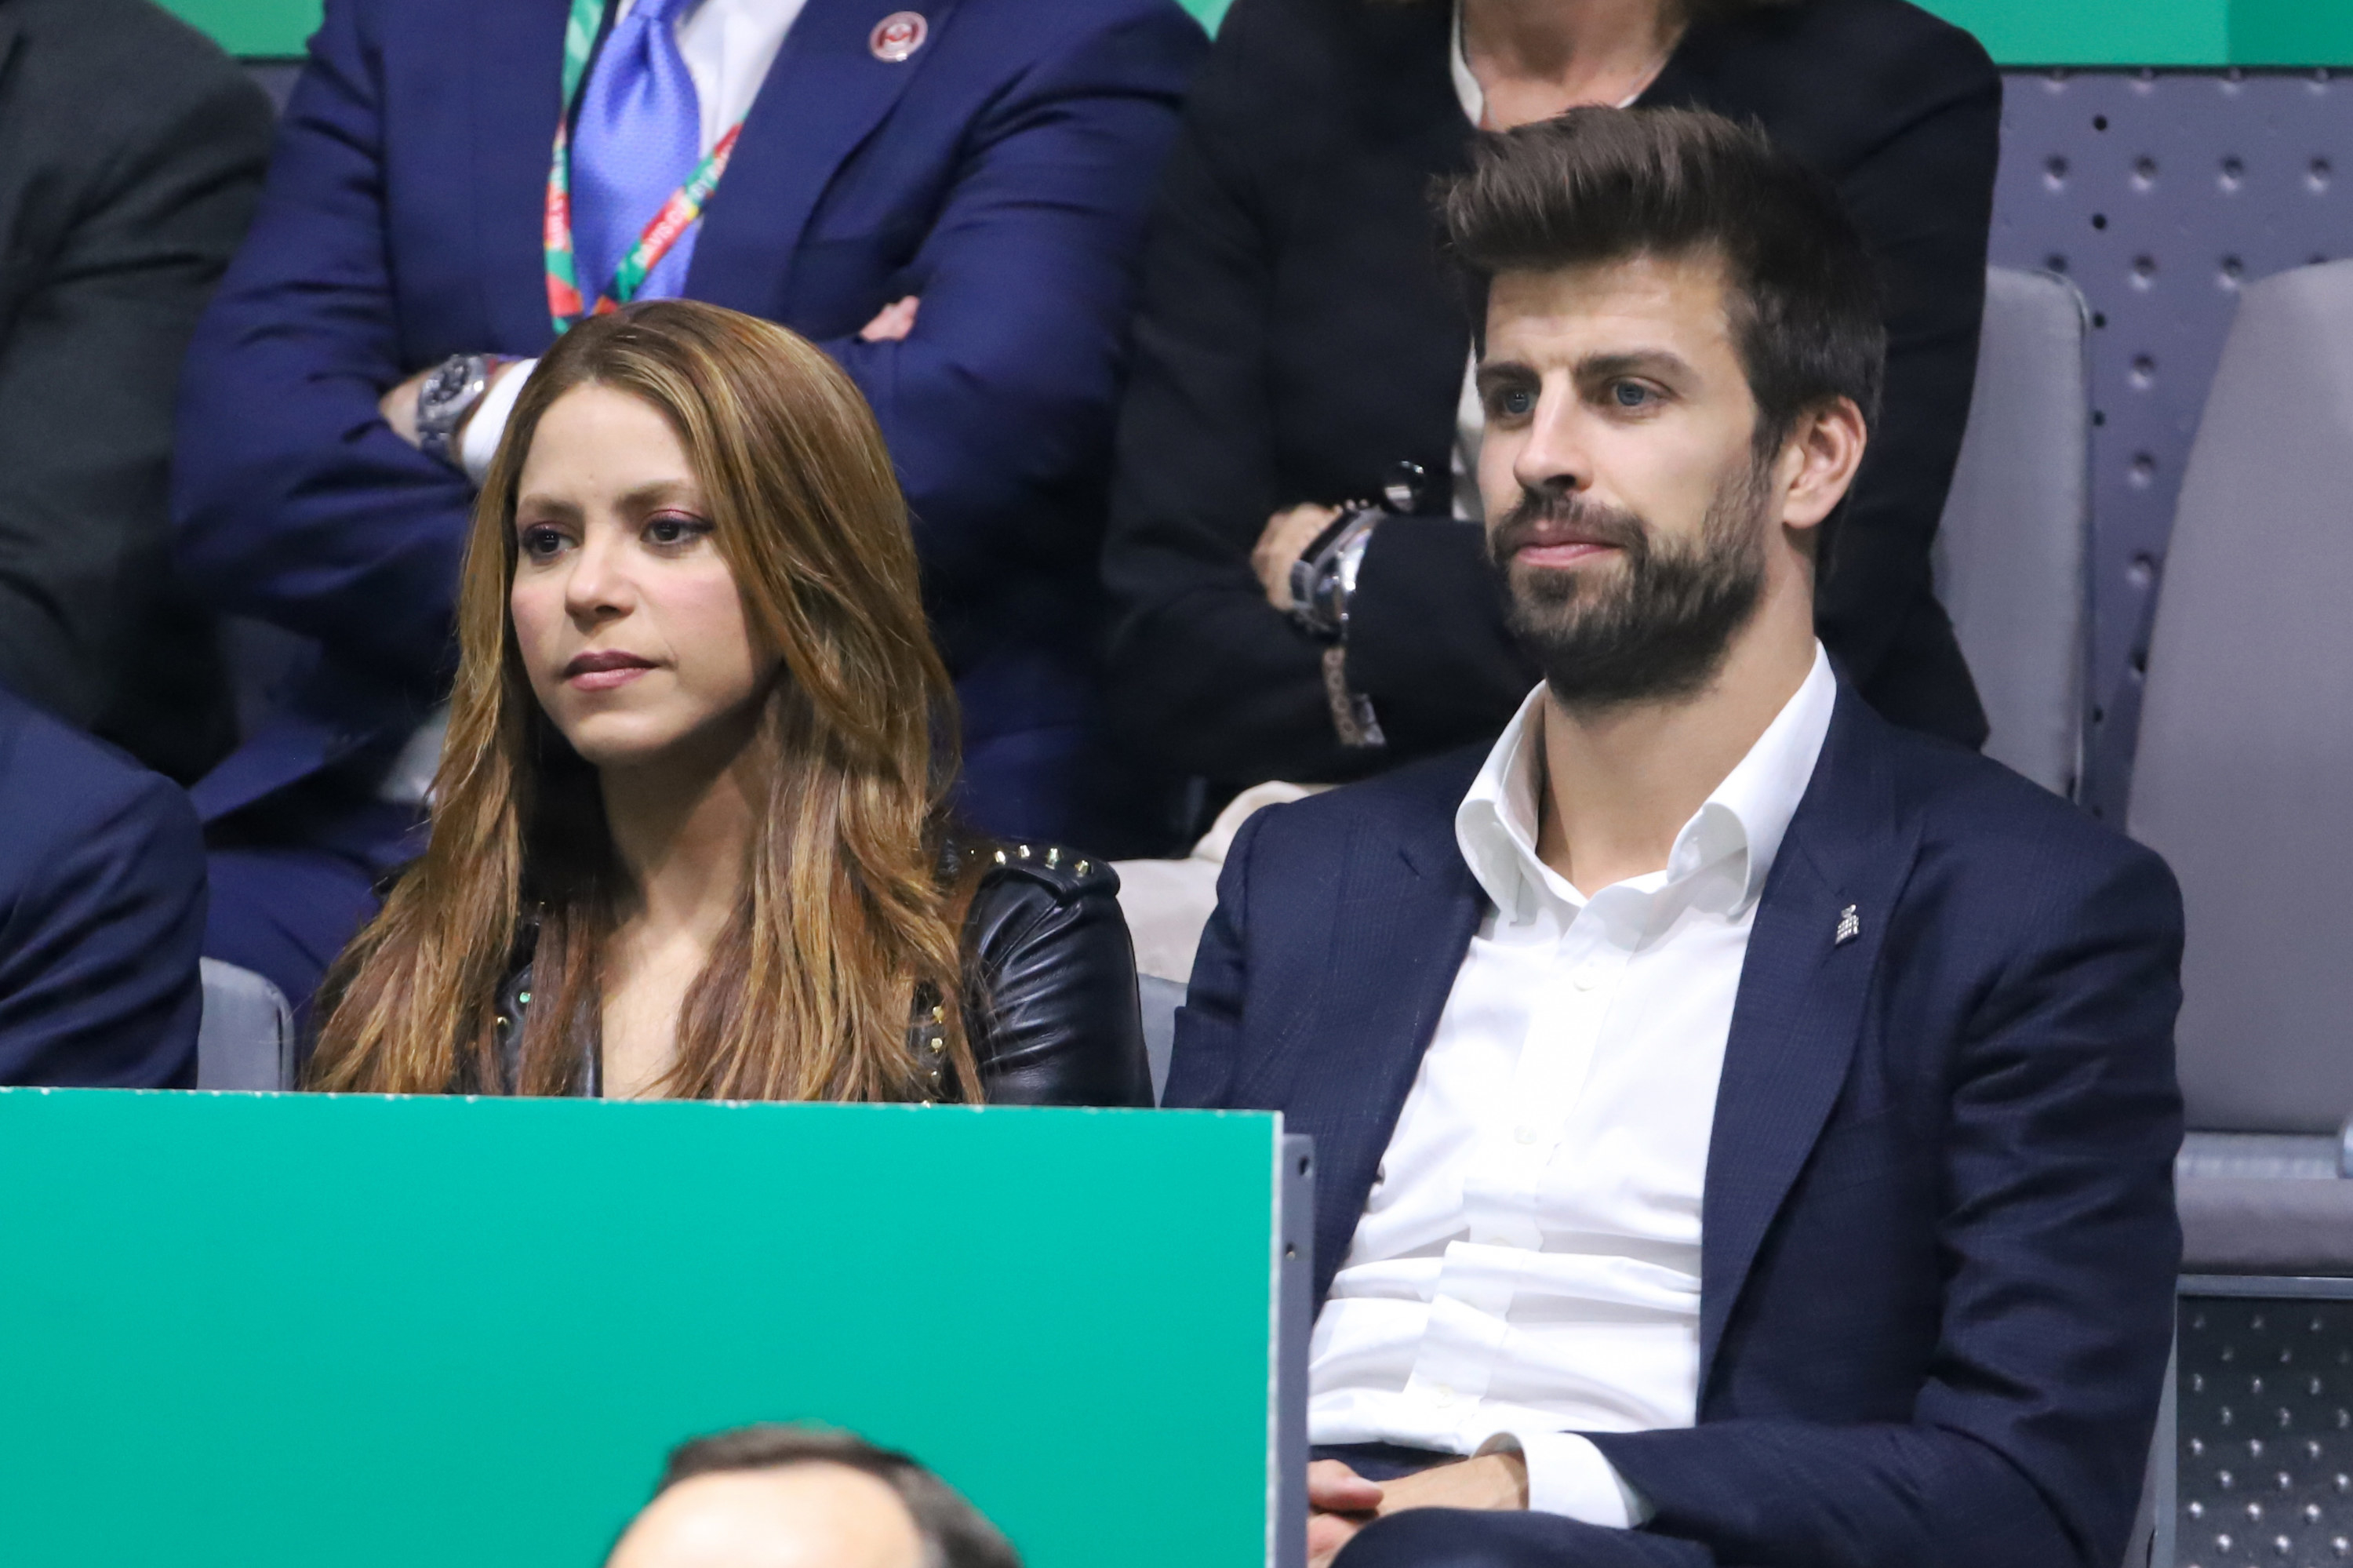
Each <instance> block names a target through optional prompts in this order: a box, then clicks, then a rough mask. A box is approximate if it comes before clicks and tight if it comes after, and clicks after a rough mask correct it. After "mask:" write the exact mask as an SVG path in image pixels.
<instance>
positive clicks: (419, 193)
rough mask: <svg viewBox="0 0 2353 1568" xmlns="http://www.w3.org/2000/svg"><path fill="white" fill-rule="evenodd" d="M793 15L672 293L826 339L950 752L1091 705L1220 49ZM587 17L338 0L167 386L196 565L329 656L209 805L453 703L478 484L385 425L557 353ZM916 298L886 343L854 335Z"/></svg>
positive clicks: (1118, 16) (1082, 14)
mask: <svg viewBox="0 0 2353 1568" xmlns="http://www.w3.org/2000/svg"><path fill="white" fill-rule="evenodd" d="M905 3H906V0H808V5H807V9H806V10H805V11H803V12H802V14H801V16H800V17H799V19H798V20H797V22H796V23H795V25H794V26H793V29H792V31H791V33H790V34H789V35H788V36H787V37H786V41H785V45H784V48H783V50H782V52H781V53H780V54H779V55H778V56H777V58H776V64H775V65H774V66H773V67H772V68H771V69H770V70H769V73H768V77H767V79H766V81H765V84H764V85H763V87H762V89H761V91H760V95H759V98H758V100H757V101H756V102H755V103H754V106H753V109H752V111H751V115H750V118H749V119H748V120H747V121H746V122H744V131H743V136H742V140H741V141H740V142H739V143H738V144H737V147H736V152H735V155H734V159H733V163H732V164H730V165H729V168H728V172H727V176H726V178H725V180H724V181H723V182H722V184H721V185H720V187H719V189H718V191H717V192H716V193H715V195H714V196H713V197H712V201H711V204H710V206H709V207H708V209H707V211H706V213H705V215H704V217H703V220H702V222H703V227H702V235H701V238H699V240H698V241H697V244H696V249H695V252H694V259H693V263H692V266H691V270H690V271H689V274H688V278H687V283H686V292H687V293H688V294H689V295H691V297H693V298H696V299H701V300H707V301H710V302H713V303H717V304H722V305H727V306H731V307H733V308H734V309H736V310H741V311H745V312H748V313H753V314H755V315H760V316H765V317H767V318H769V319H771V320H775V321H778V322H782V323H785V324H786V325H788V326H790V327H792V328H794V329H795V330H797V331H798V332H800V333H802V334H805V335H807V336H808V337H810V338H812V339H815V340H816V341H817V342H818V343H819V344H821V345H822V346H823V347H825V348H826V349H827V350H828V352H829V353H831V354H832V355H834V356H835V357H836V358H837V359H839V361H840V362H841V363H842V365H844V366H846V367H847V368H848V369H849V373H850V375H851V376H853V377H855V378H856V380H857V382H858V384H859V386H860V387H861V388H862V389H863V390H864V391H865V394H866V396H867V397H868V399H869V400H870V401H871V403H872V404H873V406H874V409H875V412H876V414H877V416H878V417H879V418H880V419H881V427H882V431H883V434H884V436H885V437H886V438H887V439H888V440H889V442H890V445H891V450H892V456H893V458H894V459H895V460H896V461H897V463H898V467H899V471H900V475H901V479H902V483H903V484H904V485H905V487H906V490H907V494H908V499H909V502H910V503H911V506H912V508H913V513H914V514H915V518H916V536H917V541H918V544H919V546H920V547H921V552H922V556H923V562H924V566H925V568H926V574H927V582H926V592H927V598H928V600H929V608H930V609H931V611H932V614H933V617H934V623H935V625H936V627H937V629H938V630H939V633H940V636H941V640H942V642H943V644H944V651H945V652H946V654H947V657H948V661H949V666H950V670H951V672H952V673H954V674H955V676H956V677H957V681H958V685H959V689H960V691H961V693H962V694H963V696H964V699H965V723H966V735H967V736H987V735H990V734H994V733H997V732H1000V731H1018V730H1020V729H1026V728H1031V727H1039V726H1053V725H1057V724H1069V723H1071V722H1074V721H1075V720H1076V719H1077V718H1078V717H1079V716H1080V715H1081V712H1082V710H1083V709H1084V708H1085V707H1086V706H1087V705H1088V704H1089V702H1090V697H1089V683H1090V680H1091V677H1090V676H1089V675H1088V674H1087V672H1088V671H1089V670H1091V668H1092V663H1093V654H1094V648H1093V642H1094V625H1093V622H1092V619H1091V615H1090V611H1089V607H1091V606H1092V604H1093V603H1094V602H1095V601H1096V600H1097V599H1099V598H1100V595H1099V593H1097V592H1096V591H1095V589H1094V588H1093V574H1094V552H1095V548H1096V546H1097V544H1098V542H1099V539H1100V534H1101V525H1102V513H1103V505H1104V499H1103V496H1104V490H1105V485H1106V478H1105V470H1106V467H1107V464H1108V456H1109V441H1110V421H1111V409H1112V403H1113V393H1114V381H1115V378H1116V374H1117V371H1118V368H1119V364H1120V360H1121V355H1122V352H1123V345H1124V340H1125V334H1126V327H1127V315H1128V312H1129V309H1130V304H1131V298H1132V295H1133V292H1134V271H1135V251H1136V249H1137V247H1138V244H1139V243H1140V239H1141V233H1142V228H1143V223H1144V217H1145V206H1146V203H1147V200H1148V198H1149V195H1150V191H1151V187H1152V185H1153V175H1154V173H1155V170H1156V169H1157V168H1158V166H1159V164H1160V161H1161V159H1162V157H1163V155H1164V154H1165V152H1166V148H1167V145H1168V143H1170V142H1171V141H1172V140H1173V138H1174V135H1175V132H1176V114H1177V108H1178V104H1179V101H1180V100H1181V98H1182V95H1183V92H1184V90H1185V87H1186V84H1187V79H1188V77H1189V75H1190V72H1191V69H1192V67H1193V65H1194V64H1195V62H1196V61H1197V60H1198V58H1199V57H1200V56H1201V55H1202V54H1203V53H1204V52H1205V51H1206V49H1207V48H1208V44H1207V40H1206V39H1205V38H1204V37H1203V36H1202V33H1201V30H1200V28H1199V27H1198V25H1196V24H1195V23H1194V22H1193V21H1192V20H1191V19H1190V18H1189V17H1188V16H1186V15H1185V14H1184V13H1183V12H1182V11H1180V10H1178V9H1177V8H1176V5H1175V4H1174V3H1173V0H922V4H921V8H922V9H923V12H924V13H925V15H926V16H927V17H928V18H929V20H930V23H931V30H930V35H929V37H928V39H927V41H926V42H925V43H924V44H923V47H922V48H920V49H919V50H917V52H916V53H915V54H914V55H913V58H910V59H908V60H907V61H905V62H904V63H902V64H892V63H888V62H885V61H882V60H879V59H877V58H874V56H873V54H872V52H871V49H870V48H869V46H868V38H869V35H870V33H871V30H872V28H873V26H874V25H875V24H876V23H877V22H878V21H880V20H881V18H882V17H883V16H886V15H888V14H889V13H891V12H892V11H894V10H897V9H899V8H901V7H902V5H904V4H905ZM569 10H570V5H569V3H568V0H328V4H327V7H326V16H325V20H324V22H323V24H322V26H321V28H320V30H319V33H318V35H317V36H316V37H314V38H312V40H311V54H310V61H309V64H308V66H307V68H306V69H305V70H304V72H303V74H302V77H301V80H300V83H299V84H298V85H297V87H296V88H295V90H294V94H293V99H292V101H291V102H290V104H289V106H288V108H287V111H286V115H285V118H284V121H283V122H282V125H281V128H280V134H279V141H278V148H277V152H276V154H275V158H274V160H273V163H272V165H271V169H270V175H269V186H268V190H267V192H266V194H265V196H264V197H263V201H262V206H261V210H260V213H259V217H257V219H256V221H255V223H254V227H253V229H252V233H251V237H250V238H249V239H248V242H247V244H246V246H245V249H244V250H243V251H242V253H240V255H239V256H238V258H237V261H236V263H235V265H233V266H232V267H231V268H230V270H229V272H228V276H227V279H226V281H224V283H223V285H222V287H221V290H220V292H219V293H218V295H217V296H216V298H215V301H214V303H213V306H212V309H211V311H210V313H208V315H207V316H206V320H205V322H204V323H203V325H202V327H201V328H200V329H199V331H198V333H197V335H196V340H195V346H194V347H193V349H192V350H191V352H190V354H189V357H188V361H187V369H186V373H185V381H184V385H183V389H182V395H181V400H180V422H181V427H180V428H181V438H180V442H179V450H178V453H177V461H176V472H175V475H174V510H175V515H176V519H177V523H178V527H179V554H180V558H181V562H182V565H183V567H184V569H185V571H186V572H187V573H188V574H189V575H190V576H191V577H193V578H194V580H195V581H196V582H197V583H198V584H200V585H201V586H202V587H203V588H204V589H205V590H206V592H207V593H208V594H209V595H210V596H211V597H212V599H214V600H215V601H216V603H217V604H218V605H219V606H221V607H222V608H223V609H227V610H229V611H232V612H235V613H238V614H243V615H248V616H252V617H256V618H258V619H260V620H268V621H270V622H273V623H275V624H277V625H280V626H282V627H285V628H287V629H289V630H293V631H296V632H300V633H301V634H302V635H303V636H305V637H309V638H311V639H315V640H316V641H317V642H318V644H319V645H320V648H321V650H322V653H321V660H320V662H319V663H318V664H317V665H316V666H315V667H313V668H311V669H309V670H307V671H305V672H302V673H299V674H298V676H297V677H296V679H295V682H294V685H293V690H292V692H291V693H290V696H289V699H288V703H287V709H288V711H286V712H284V713H283V714H281V715H280V717H279V719H278V720H277V721H276V722H275V723H274V724H272V725H271V726H269V727H268V728H267V729H266V730H265V731H264V733H263V734H261V735H260V736H257V737H256V738H255V739H254V740H253V741H252V742H251V743H249V744H248V747H246V748H245V749H244V750H243V751H242V752H240V753H239V754H238V755H237V756H235V757H233V758H230V760H229V761H228V762H227V763H226V764H224V765H223V767H222V768H220V769H219V770H217V771H216V773H215V774H214V775H213V776H212V777H210V778H208V779H206V780H205V781H204V782H203V783H202V784H201V785H200V786H199V787H198V789H197V791H196V795H197V801H198V804H199V806H200V807H201V809H202V810H203V811H204V814H205V815H206V818H207V819H208V820H210V819H214V818H217V817H219V816H222V815H224V814H226V813H227V812H229V811H232V810H237V808H238V807H240V806H243V805H246V804H248V803H249V802H251V801H253V800H258V799H259V798H260V797H261V796H263V795H266V794H268V793H269V792H271V791H273V790H275V789H280V788H283V787H284V786H285V785H287V784H289V783H291V782H293V781H295V780H296V779H301V778H304V777H306V776H308V775H310V774H311V773H314V772H316V771H318V770H319V769H321V768H325V767H327V766H330V765H332V764H334V763H338V762H343V761H345V760H352V761H353V762H354V764H355V765H356V763H357V762H358V760H360V759H361V758H363V757H364V754H366V753H367V752H368V751H369V750H370V748H371V747H383V746H385V745H387V744H396V742H397V740H398V738H399V737H400V736H403V735H405V734H406V730H407V728H408V727H409V726H412V725H413V724H414V723H415V722H416V720H417V718H418V717H419V716H421V715H422V714H423V713H424V712H425V711H426V710H427V707H428V706H429V705H430V704H431V703H432V702H433V701H434V700H435V699H436V698H437V697H438V695H439V694H440V692H441V688H442V685H443V683H444V682H445V680H446V677H447V673H448V667H449V661H450V655H451V649H450V623H451V619H450V618H451V608H452V601H453V597H454V594H455V588H456V583H457V575H458V566H459V556H460V553H461V551H462V547H463V543H464V538H465V533H466V523H467V513H468V509H469V507H470V503H471V495H470V488H469V486H468V485H467V483H466V482H465V481H464V479H463V478H462V477H460V476H459V474H458V473H457V472H456V471H453V470H452V469H450V468H448V466H446V465H444V464H442V463H440V462H438V461H435V460H433V459H431V458H428V457H426V456H424V455H423V454H422V453H420V452H417V450H414V449H412V448H410V447H409V446H408V445H407V444H406V442H404V441H402V440H400V439H399V438H398V437H397V436H396V435H394V434H393V433H392V431H391V429H389V428H388V427H387V426H386V425H385V423H384V422H383V421H382V420H381V419H380V418H378V416H377V412H376V403H377V399H378V398H379V397H381V396H382V394H383V393H384V391H385V389H386V388H388V387H391V386H393V385H394V384H395V383H396V382H398V381H400V380H401V379H402V378H403V377H405V376H408V375H410V374H411V373H413V372H415V371H416V370H417V369H419V368H421V367H423V366H427V365H429V364H432V363H434V362H435V361H437V360H439V359H441V358H444V357H446V356H448V355H451V354H457V353H463V352H475V351H481V352H494V353H500V354H508V355H536V354H539V353H541V352H543V350H544V349H546V348H547V346H548V345H549V344H550V343H551V342H552V341H553V336H554V333H553V328H552V327H551V325H550V323H549V320H548V306H547V295H546V285H545V282H544V279H543V258H542V251H541V212H542V204H543V196H544V192H545V188H546V182H547V172H548V159H549V154H550V149H551V143H552V141H553V138H554V132H555V125H556V120H557V118H558V116H559V113H560V112H561V104H560V89H561V83H560V80H559V76H560V69H559V68H560V64H561V61H562V58H563V40H564V29H565V18H566V16H568V14H569ZM908 294H916V295H920V296H921V298H922V300H923V311H922V320H921V323H920V324H919V325H918V327H917V329H916V331H915V333H914V334H913V335H912V336H910V337H909V338H907V339H906V340H905V341H904V342H900V343H881V344H870V343H861V342H860V341H858V340H857V337H856V334H857V332H858V329H859V328H860V327H861V326H863V325H864V324H865V323H867V322H868V321H869V320H871V318H872V317H873V316H874V314H875V313H876V312H878V311H879V310H880V309H881V307H882V306H883V305H885V304H887V303H889V302H892V301H893V300H896V299H899V298H901V297H902V296H904V295H908Z"/></svg>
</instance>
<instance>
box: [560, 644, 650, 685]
mask: <svg viewBox="0 0 2353 1568" xmlns="http://www.w3.org/2000/svg"><path fill="white" fill-rule="evenodd" d="M653 667H654V662H653V661H652V660H650V659H644V658H640V657H638V655H637V654H635V653H623V652H618V651H611V652H597V653H582V654H578V655H576V656H575V657H574V659H573V661H572V662H570V663H569V664H566V665H565V666H564V678H565V681H567V682H568V683H571V684H573V685H575V686H577V687H579V688H580V689H581V690H582V691H584V692H609V691H611V690H612V689H613V688H614V687H616V686H626V685H628V683H630V682H631V681H634V680H636V679H637V678H638V676H639V675H642V674H644V673H646V672H647V671H649V670H650V669H652V668H653Z"/></svg>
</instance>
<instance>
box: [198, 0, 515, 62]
mask: <svg viewBox="0 0 2353 1568" xmlns="http://www.w3.org/2000/svg"><path fill="white" fill-rule="evenodd" d="M476 3H477V4H479V5H505V4H509V3H511V0H476ZM163 5H164V9H165V10H166V11H176V12H178V13H179V14H180V15H181V16H184V17H185V18H186V19H187V20H188V21H190V22H192V23H194V24H195V26H199V27H201V28H203V29H204V30H205V31H206V32H207V33H210V34H211V35H212V36H213V37H214V38H215V39H216V40H217V41H218V42H219V44H220V47H221V48H225V49H227V51H228V52H229V53H231V54H233V55H244V56H247V57H248V58H255V57H268V56H278V55H299V54H301V52H302V46H303V45H304V44H305V43H307V42H309V41H310V37H311V34H312V33H313V32H315V31H316V30H317V29H318V26H319V14H320V11H321V9H322V5H321V0H163Z"/></svg>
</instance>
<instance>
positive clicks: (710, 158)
mask: <svg viewBox="0 0 2353 1568" xmlns="http://www.w3.org/2000/svg"><path fill="white" fill-rule="evenodd" d="M607 3H608V0H572V19H571V21H570V22H569V23H568V24H567V25H566V26H565V29H564V115H563V118H561V119H560V120H558V121H557V122H555V160H554V163H553V164H551V165H550V166H549V168H548V171H547V216H546V221H545V225H544V228H545V243H546V248H547V310H548V314H549V315H551V316H553V317H554V321H555V330H556V333H557V334H558V335H561V334H564V333H566V332H569V331H570V330H571V329H572V328H574V327H575V326H577V325H579V324H580V323H581V321H582V320H583V319H584V318H585V317H587V316H589V315H600V316H601V315H608V314H610V313H613V312H615V311H617V310H619V309H620V308H621V307H622V306H623V305H625V304H627V303H628V302H630V301H631V300H633V299H635V298H636V297H637V292H638V290H639V289H641V288H643V287H645V282H646V275H647V274H648V273H649V272H651V271H652V270H654V268H655V267H657V266H658V265H659V264H660V262H661V259H662V258H663V257H665V256H667V255H669V254H670V247H671V246H673V245H676V244H677V243H678V239H679V236H680V235H681V234H684V233H685V232H686V231H687V230H688V229H689V228H691V227H693V224H694V220H695V219H696V218H699V217H702V208H703V207H704V205H705V204H706V203H708V202H709V201H710V200H711V193H712V191H714V190H717V189H718V188H719V176H720V175H723V174H725V173H726V172H727V160H728V158H729V157H730V156H732V155H733V153H734V151H735V138H736V136H737V135H738V134H739V133H740V132H742V131H743V129H744V122H742V121H740V120H739V121H737V122H735V123H734V124H733V125H731V126H729V127H728V129H727V134H725V135H724V136H722V137H721V138H719V144H718V145H717V146H715V147H713V148H712V149H711V151H710V152H709V153H708V154H704V156H703V159H702V162H701V163H699V164H696V165H695V166H694V172H693V173H692V174H691V175H687V177H686V184H684V185H681V186H679V187H678V189H677V190H675V191H673V192H671V193H670V200H668V201H666V202H664V203H663V204H662V209H661V210H660V211H659V212H658V213H656V214H654V218H653V221H652V222H651V223H649V224H647V225H646V228H645V232H644V233H642V234H640V235H638V242H637V244H636V245H634V246H632V247H630V249H629V253H628V255H627V256H624V257H623V258H621V264H620V266H619V267H618V268H617V269H615V270H614V272H613V279H612V286H611V287H610V288H608V289H607V290H606V291H604V292H603V293H601V294H599V295H597V296H596V304H595V306H594V307H593V308H592V307H590V306H589V305H588V303H587V302H586V299H585V298H584V296H583V295H582V294H581V291H580V279H579V275H578V271H577V269H575V266H574V265H573V257H572V109H573V105H574V104H575V103H576V102H578V101H579V98H580V87H581V84H582V83H583V82H584V81H585V80H586V79H587V76H588V63H589V61H590V60H591V59H593V58H595V56H596V37H597V35H598V34H599V33H600V32H601V31H602V30H603V28H604V26H605V7H606V5H607Z"/></svg>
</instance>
